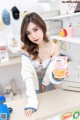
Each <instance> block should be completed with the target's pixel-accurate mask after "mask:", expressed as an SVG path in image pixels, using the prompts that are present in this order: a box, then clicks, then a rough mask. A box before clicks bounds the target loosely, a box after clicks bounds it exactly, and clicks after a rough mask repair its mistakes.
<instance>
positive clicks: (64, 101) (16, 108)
mask: <svg viewBox="0 0 80 120" xmlns="http://www.w3.org/2000/svg"><path fill="white" fill-rule="evenodd" d="M38 99H39V107H38V110H37V112H35V113H33V115H32V116H31V117H26V116H25V115H24V110H23V109H24V106H25V105H26V104H27V98H22V99H19V100H15V101H12V102H9V103H7V105H8V107H12V108H13V112H12V113H11V116H10V120H48V118H50V116H56V115H58V114H60V113H64V112H68V111H69V110H73V109H75V108H80V93H79V92H73V91H65V90H61V89H55V90H52V91H49V92H45V93H41V94H38Z"/></svg>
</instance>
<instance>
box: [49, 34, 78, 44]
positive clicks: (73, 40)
mask: <svg viewBox="0 0 80 120" xmlns="http://www.w3.org/2000/svg"><path fill="white" fill-rule="evenodd" d="M50 39H56V40H61V41H66V42H71V43H76V44H80V36H74V37H72V38H69V37H61V36H60V35H52V36H50Z"/></svg>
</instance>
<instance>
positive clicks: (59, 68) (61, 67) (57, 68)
mask: <svg viewBox="0 0 80 120" xmlns="http://www.w3.org/2000/svg"><path fill="white" fill-rule="evenodd" d="M67 59H68V57H66V56H58V57H55V58H54V70H53V73H54V76H55V78H65V76H66V71H67Z"/></svg>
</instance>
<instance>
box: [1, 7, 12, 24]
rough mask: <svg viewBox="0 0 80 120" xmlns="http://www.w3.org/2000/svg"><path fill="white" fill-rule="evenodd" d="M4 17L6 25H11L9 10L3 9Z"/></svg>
mask: <svg viewBox="0 0 80 120" xmlns="http://www.w3.org/2000/svg"><path fill="white" fill-rule="evenodd" d="M2 19H3V22H4V24H5V25H10V13H9V12H8V10H6V9H4V10H3V12H2Z"/></svg>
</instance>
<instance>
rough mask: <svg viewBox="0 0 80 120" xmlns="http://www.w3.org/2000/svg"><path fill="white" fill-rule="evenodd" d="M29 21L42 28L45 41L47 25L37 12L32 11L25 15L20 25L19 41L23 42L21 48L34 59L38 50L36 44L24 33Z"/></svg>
mask: <svg viewBox="0 0 80 120" xmlns="http://www.w3.org/2000/svg"><path fill="white" fill-rule="evenodd" d="M30 22H32V23H34V24H35V25H37V26H39V27H40V28H41V29H42V31H43V34H44V36H43V40H44V41H45V42H48V41H49V40H48V38H47V35H46V31H47V27H46V24H45V22H44V20H43V19H42V18H41V17H40V16H39V15H38V14H37V13H34V12H32V13H29V14H27V15H25V17H24V19H23V21H22V25H21V41H22V42H23V46H22V49H25V50H27V52H28V53H29V55H32V56H33V59H36V58H37V57H38V52H39V48H38V45H37V44H35V43H33V42H31V41H30V40H29V38H28V37H27V35H26V29H27V26H28V24H29V23H30Z"/></svg>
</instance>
